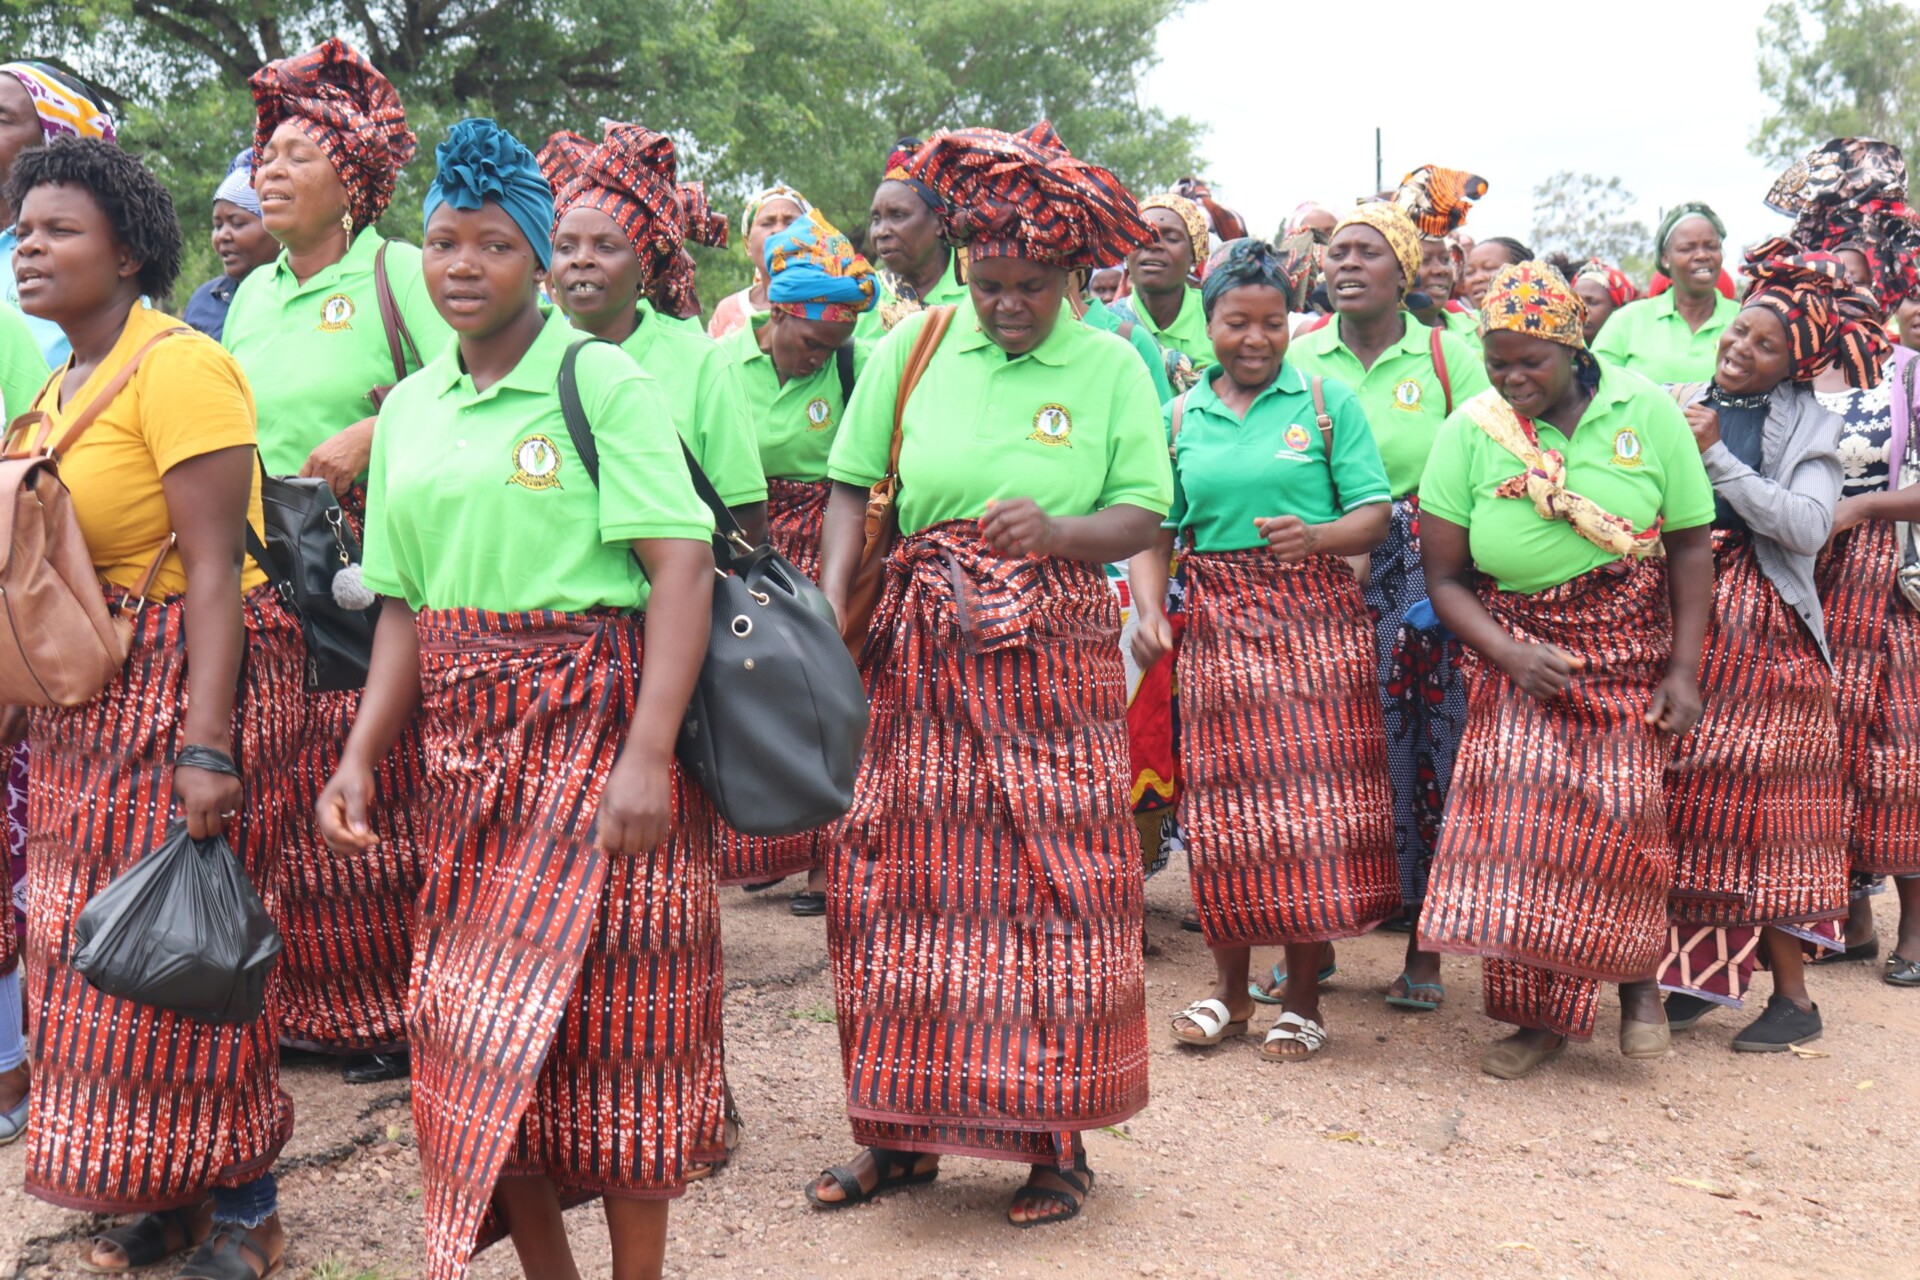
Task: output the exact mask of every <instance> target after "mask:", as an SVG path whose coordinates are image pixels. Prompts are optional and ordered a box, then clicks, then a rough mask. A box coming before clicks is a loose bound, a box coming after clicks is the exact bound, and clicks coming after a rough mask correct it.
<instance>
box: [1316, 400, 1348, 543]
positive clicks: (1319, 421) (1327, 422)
mask: <svg viewBox="0 0 1920 1280" xmlns="http://www.w3.org/2000/svg"><path fill="white" fill-rule="evenodd" d="M1312 390H1313V421H1314V425H1315V426H1317V427H1319V428H1320V443H1321V444H1322V445H1324V446H1325V447H1326V451H1327V483H1328V484H1329V485H1331V486H1332V487H1333V506H1334V510H1336V511H1344V510H1346V507H1345V506H1344V505H1343V504H1342V503H1341V501H1340V482H1339V481H1338V480H1336V479H1334V475H1333V415H1332V414H1330V413H1328V412H1327V387H1326V383H1325V382H1323V381H1322V380H1321V378H1320V375H1319V374H1317V373H1316V374H1314V375H1313V382H1312Z"/></svg>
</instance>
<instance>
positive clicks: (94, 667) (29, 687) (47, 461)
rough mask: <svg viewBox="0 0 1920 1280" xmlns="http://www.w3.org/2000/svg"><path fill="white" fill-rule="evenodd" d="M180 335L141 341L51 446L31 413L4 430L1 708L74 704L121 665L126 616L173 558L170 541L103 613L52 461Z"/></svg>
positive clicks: (129, 633) (45, 421) (128, 637)
mask: <svg viewBox="0 0 1920 1280" xmlns="http://www.w3.org/2000/svg"><path fill="white" fill-rule="evenodd" d="M186 332H188V330H186V329H168V330H166V331H165V332H163V333H157V334H155V335H154V336H153V337H152V338H150V339H148V340H147V344H146V345H145V346H143V347H141V348H140V349H139V350H138V351H136V352H134V354H133V358H132V359H131V360H129V361H127V363H126V364H125V365H123V366H122V367H121V369H120V371H119V372H118V373H116V374H114V375H113V378H112V379H111V380H110V381H109V382H108V383H107V385H106V386H104V387H102V388H101V389H100V394H99V395H97V396H95V397H94V398H93V401H92V403H90V404H89V405H87V407H86V409H85V410H83V411H82V412H81V413H80V415H79V416H78V417H76V418H75V419H74V420H73V422H72V424H71V425H70V426H68V428H67V430H66V432H65V433H64V434H63V435H62V436H61V437H60V439H59V440H58V441H57V442H55V443H54V444H53V445H52V446H51V447H49V446H48V437H49V436H50V435H52V433H53V422H52V420H51V419H49V418H48V417H47V415H46V414H45V413H43V412H41V411H40V410H37V409H36V410H34V411H32V412H31V413H23V414H21V415H20V416H19V417H18V418H15V419H14V420H13V424H12V425H11V426H10V427H8V428H7V434H6V439H5V444H4V450H3V451H0V606H4V608H0V704H5V705H9V706H24V707H73V706H78V705H79V704H81V703H83V702H88V701H91V700H92V699H93V698H95V697H97V696H98V695H99V693H100V691H101V690H102V689H105V688H106V687H107V686H108V685H109V684H111V683H112V682H113V679H114V677H115V676H118V675H119V674H120V668H121V667H123V666H125V665H126V662H127V649H128V647H129V645H130V644H131V642H132V639H133V616H134V614H135V613H137V612H138V611H139V608H140V606H141V605H142V604H145V603H146V596H147V592H148V590H149V589H151V588H152V586H153V580H154V578H155V576H156V575H158V574H159V572H160V566H161V565H162V564H164V563H165V562H166V558H167V553H168V552H169V551H171V550H173V535H172V534H171V533H169V534H168V535H167V538H166V541H165V542H162V543H161V544H160V549H159V550H158V551H156V552H154V555H153V561H152V563H150V564H149V565H147V570H146V572H145V573H144V574H142V575H141V577H140V581H139V583H138V585H136V586H135V587H134V589H133V590H132V591H130V592H127V593H125V594H124V595H123V596H122V598H121V602H120V605H119V607H118V608H116V609H114V610H112V611H109V610H108V608H107V602H106V597H105V594H104V593H103V592H102V590H101V586H100V575H99V574H98V572H96V571H95V569H94V567H93V556H92V554H91V553H89V552H88V550H87V543H86V539H85V538H83V537H82V536H81V535H80V521H79V518H78V517H77V516H75V515H74V513H73V498H72V495H71V494H69V493H68V492H67V487H66V485H64V484H62V483H61V482H60V457H61V455H63V454H65V453H66V452H67V451H68V450H69V449H71V448H73V445H74V442H75V441H76V440H78V439H79V438H80V436H81V433H82V432H84V431H86V429H87V428H88V427H90V426H92V425H93V422H94V419H96V418H98V417H99V416H100V413H101V411H102V410H103V409H105V408H106V407H107V406H108V405H109V404H111V403H113V398H114V397H115V396H117V395H119V394H120V392H121V391H122V390H124V389H125V388H126V385H127V382H128V380H129V379H131V378H132V377H133V374H134V370H136V369H138V368H139V367H140V362H141V361H142V360H144V359H145V358H146V355H147V353H148V352H149V351H151V350H153V349H154V348H155V347H156V346H158V345H159V344H160V343H161V342H162V341H163V340H164V339H166V338H170V337H172V336H173V335H174V334H176V333H186ZM59 376H60V375H59V374H58V373H56V374H55V375H54V377H55V378H58V377H59ZM49 385H51V384H49ZM42 394H44V392H43V393H42Z"/></svg>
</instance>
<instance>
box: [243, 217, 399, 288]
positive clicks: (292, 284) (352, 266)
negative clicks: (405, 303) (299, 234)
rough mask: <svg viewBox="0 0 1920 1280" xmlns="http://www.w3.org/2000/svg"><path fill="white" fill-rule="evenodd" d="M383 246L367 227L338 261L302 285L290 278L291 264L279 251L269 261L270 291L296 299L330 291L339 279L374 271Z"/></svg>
mask: <svg viewBox="0 0 1920 1280" xmlns="http://www.w3.org/2000/svg"><path fill="white" fill-rule="evenodd" d="M385 243H386V241H385V240H384V239H382V238H381V236H380V233H379V232H378V231H375V230H374V229H373V228H371V227H368V228H367V229H366V230H364V231H362V232H361V233H360V234H359V235H357V236H355V237H354V238H353V243H352V244H350V245H348V246H347V251H346V252H345V253H344V254H342V255H341V256H340V261H338V262H330V263H328V264H327V265H326V266H324V267H322V268H320V270H318V271H316V272H314V273H313V275H311V276H309V277H308V278H307V281H306V283H304V284H302V283H301V282H300V281H299V280H298V279H296V278H295V277H294V274H293V264H292V262H291V260H290V259H289V258H288V256H287V251H286V250H285V249H282V250H281V251H280V256H279V257H277V258H275V259H274V260H273V266H272V268H271V270H272V272H273V287H274V289H275V290H276V291H278V292H279V293H281V294H282V295H283V296H285V297H288V298H297V297H299V296H300V295H301V294H305V293H318V292H319V291H320V290H322V289H332V288H334V287H336V286H337V285H338V284H339V282H340V278H341V277H342V276H345V275H348V274H350V273H351V274H358V273H359V272H362V271H366V272H371V271H372V270H373V269H374V260H375V259H376V258H378V257H379V256H380V246H381V245H383V244H385Z"/></svg>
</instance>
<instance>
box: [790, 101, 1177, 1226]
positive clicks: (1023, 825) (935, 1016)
mask: <svg viewBox="0 0 1920 1280" xmlns="http://www.w3.org/2000/svg"><path fill="white" fill-rule="evenodd" d="M911 173H912V175H913V176H914V177H915V178H916V179H917V180H919V181H921V182H923V183H925V184H926V185H927V186H928V187H929V188H930V189H931V190H933V191H935V192H937V193H938V194H939V196H941V197H943V198H944V199H945V200H946V201H947V202H950V217H949V222H948V234H949V235H950V236H952V237H953V239H954V240H955V241H956V242H957V243H959V244H964V246H965V249H966V252H967V254H968V290H969V294H970V298H969V304H968V305H966V306H963V307H961V308H960V309H959V310H958V313H957V314H950V313H947V312H945V311H930V312H928V313H927V314H926V315H924V316H916V317H913V318H910V319H908V320H906V321H904V322H903V323H902V324H901V327H900V328H899V329H898V330H896V331H895V332H894V333H893V334H892V335H891V336H890V337H888V339H887V340H886V342H884V343H883V344H881V346H880V347H879V348H878V349H876V350H875V352H874V354H873V359H872V362H871V363H870V365H869V366H868V368H867V369H866V370H865V372H863V373H862V375H861V380H860V387H859V390H857V391H856V392H855V393H854V397H853V403H852V404H851V405H849V406H848V409H847V420H846V421H845V422H844V423H842V424H841V427H840V433H839V435H838V437H837V438H836V439H835V440H834V444H833V453H832V456H831V458H830V459H829V461H828V464H827V473H828V475H829V476H830V477H831V478H832V480H833V481H834V490H833V495H832V497H831V498H830V499H829V500H828V506H827V520H826V530H825V534H824V536H823V538H822V541H821V548H820V561H821V568H820V578H821V588H822V590H823V591H824V592H825V593H826V595H827V598H828V599H829V600H832V601H833V602H834V604H835V607H836V608H837V609H839V611H840V616H841V618H842V619H843V624H844V625H845V626H846V627H847V628H848V629H849V630H852V629H854V628H855V627H856V626H857V625H858V624H857V620H854V619H850V618H849V617H848V612H847V602H848V600H849V598H850V597H849V593H850V587H851V585H852V583H853V580H854V570H855V567H856V565H857V563H858V561H859V560H860V558H861V550H862V543H863V531H864V526H865V512H866V507H867V498H868V493H869V488H870V486H872V485H874V484H876V483H878V482H879V481H880V480H881V479H883V478H884V477H885V476H886V474H887V472H888V470H889V465H888V458H889V455H890V453H891V445H892V441H893V433H894V420H895V411H896V408H899V409H901V410H902V414H901V418H900V433H901V434H900V440H901V445H900V454H899V459H900V462H899V470H898V478H899V490H898V494H899V497H898V507H897V511H898V518H899V530H900V534H901V537H900V540H899V541H898V543H897V544H896V545H895V546H894V548H893V552H892V554H891V555H890V556H889V557H888V559H887V561H886V565H885V579H884V591H883V592H882V594H881V598H880V600H879V603H878V608H877V609H876V610H875V612H874V615H873V620H872V625H871V629H870V631H869V632H868V633H867V634H866V635H865V636H864V637H850V638H855V639H857V641H859V642H861V643H862V669H863V670H864V672H865V673H866V677H867V687H868V691H869V694H870V696H871V698H872V702H873V724H872V728H871V730H870V733H869V737H868V739H867V752H866V768H865V770H864V771H863V772H862V774H861V778H860V785H859V789H858V793H857V794H856V796H855V798H854V803H853V808H852V810H851V811H850V812H849V813H848V816H847V819H846V821H845V822H844V823H843V824H842V826H841V827H839V828H838V829H836V831H835V834H834V837H833V843H832V845H831V847H830V849H829V851H828V904H829V905H828V913H827V937H828V943H829V949H830V952H831V954H832V958H833V969H834V996H835V1002H836V1007H837V1011H838V1022H839V1027H840V1037H841V1046H842V1058H841V1060H842V1064H843V1067H844V1069H845V1072H846V1078H847V1101H848V1108H847V1109H848V1114H849V1117H850V1118H851V1119H852V1121H853V1130H854V1135H855V1137H856V1139H857V1140H858V1141H859V1142H860V1143H861V1144H862V1145H863V1146H865V1147H866V1148H867V1149H866V1150H865V1151H864V1152H862V1153H861V1154H860V1155H859V1156H858V1157H856V1158H855V1159H854V1160H852V1161H850V1162H849V1163H848V1164H846V1165H843V1166H838V1167H836V1168H833V1169H829V1170H828V1171H827V1172H826V1173H824V1174H822V1175H821V1177H820V1178H818V1179H817V1180H815V1181H814V1182H813V1183H812V1184H811V1185H810V1186H809V1187H808V1188H807V1195H808V1198H809V1200H811V1201H812V1202H813V1203H814V1204H815V1205H816V1206H818V1207H820V1208H822V1209H837V1208H844V1207H845V1206H847V1205H850V1204H856V1203H860V1202H862V1201H865V1200H869V1199H871V1198H872V1197H873V1196H874V1195H876V1194H878V1193H879V1192H881V1191H883V1190H889V1189H893V1188H898V1187H901V1186H907V1185H913V1184H917V1183H924V1182H929V1181H931V1180H932V1179H933V1178H934V1177H935V1176H936V1175H937V1173H938V1169H939V1166H938V1161H939V1156H940V1153H943V1152H950V1153H955V1154H961V1155H975V1156H981V1157H985V1158H988V1159H999V1160H1016V1161H1019V1162H1021V1163H1025V1164H1030V1165H1031V1166H1032V1172H1031V1175H1030V1176H1029V1178H1028V1180H1027V1182H1026V1185H1025V1186H1023V1187H1022V1188H1021V1189H1020V1190H1019V1191H1017V1192H1016V1193H1015V1194H1014V1197H1013V1201H1012V1204H1011V1205H1010V1206H1009V1209H1008V1220H1009V1221H1010V1222H1012V1223H1013V1224H1014V1225H1016V1226H1033V1225H1038V1224H1043V1223H1056V1222H1063V1221H1066V1220H1067V1219H1069V1218H1072V1217H1074V1216H1075V1215H1076V1214H1077V1213H1078V1212H1079V1210H1080V1207H1081V1205H1082V1203H1083V1202H1084V1200H1085V1199H1086V1196H1087V1194H1088V1193H1089V1192H1090V1191H1091V1189H1092V1184H1093V1177H1092V1174H1091V1172H1090V1171H1089V1170H1088V1168H1087V1162H1086V1148H1085V1145H1084V1144H1083V1143H1082V1142H1081V1140H1080V1136H1079V1135H1080V1134H1081V1133H1083V1132H1084V1131H1086V1130H1088V1129H1092V1128H1098V1127H1100V1126H1102V1125H1108V1124H1118V1123H1120V1122H1121V1121H1122V1120H1124V1119H1126V1118H1127V1117H1129V1116H1132V1115H1133V1114H1135V1113H1136V1112H1138V1111H1139V1109H1140V1108H1141V1107H1142V1106H1144V1105H1145V1103H1146V1085H1147V1075H1146V1068H1147V1048H1146V1004H1145V986H1144V981H1145V975H1144V972H1143V965H1144V961H1143V958H1142V956H1141V951H1140V936H1141V927H1142V879H1141V872H1140V854H1139V845H1138V842H1137V840H1136V838H1135V834H1134V830H1133V824H1132V821H1131V818H1130V815H1129V805H1128V797H1127V772H1128V770H1127V744H1126V727H1125V722H1124V711H1125V696H1126V687H1125V674H1124V667H1123V664H1122V661H1121V655H1120V647H1119V607H1118V605H1117V603H1116V601H1115V599H1114V596H1113V593H1112V592H1111V591H1110V590H1109V589H1108V587H1107V584H1106V580H1105V576H1104V574H1103V573H1102V571H1101V566H1102V565H1103V564H1105V563H1109V562H1112V561H1116V560H1124V559H1126V558H1128V557H1129V556H1132V555H1134V554H1135V553H1137V552H1140V551H1142V550H1145V549H1146V548H1147V547H1148V546H1149V545H1151V544H1152V542H1153V540H1154V537H1155V533H1156V531H1157V529H1158V528H1159V525H1160V522H1161V519H1162V518H1163V517H1164V516H1165V514H1166V510H1167V506H1168V504H1169V502H1170V501H1171V499H1172V496H1173V494H1172V491H1173V483H1172V476H1171V474H1170V472H1169V470H1168V466H1167V453H1166V437H1165V435H1164V433H1163V432H1162V430H1161V427H1160V420H1159V419H1160V409H1159V406H1158V405H1157V404H1156V403H1155V401H1154V396H1153V387H1152V383H1151V382H1150V381H1149V380H1148V378H1147V374H1146V371H1145V370H1144V369H1142V368H1141V367H1140V361H1139V358H1138V357H1137V356H1135V355H1134V352H1133V349H1132V348H1131V347H1129V346H1127V344H1126V343H1124V342H1122V341H1120V340H1119V339H1118V338H1115V337H1114V336H1113V335H1111V334H1105V333H1100V332H1097V331H1095V330H1093V329H1090V328H1088V327H1087V326H1086V325H1083V324H1079V323H1076V322H1075V321H1074V320H1073V318H1072V316H1071V313H1068V312H1066V310H1065V306H1066V292H1067V288H1068V278H1069V273H1071V272H1073V271H1078V270H1086V269H1088V268H1089V267H1092V266H1094V265H1097V264H1098V263H1100V262H1107V261H1112V260H1113V258H1115V257H1116V256H1118V255H1119V254H1121V253H1124V252H1126V251H1127V250H1128V249H1130V248H1133V247H1135V246H1137V245H1139V244H1141V243H1143V242H1144V241H1145V240H1146V238H1147V236H1148V234H1149V233H1148V231H1147V228H1146V227H1145V225H1144V224H1143V223H1142V222H1141V220H1140V215H1139V212H1138V208H1137V206H1136V205H1135V204H1134V201H1133V197H1132V196H1131V195H1129V194H1128V193H1127V191H1126V189H1125V188H1124V187H1122V186H1121V185H1120V184H1119V183H1118V182H1117V181H1116V180H1115V179H1114V178H1113V175H1111V174H1110V173H1107V172H1106V171H1105V170H1102V169H1098V168H1095V167H1093V166H1091V165H1088V164H1085V163H1083V162H1081V161H1079V160H1076V159H1074V158H1073V157H1072V156H1070V155H1068V154H1067V153H1066V150H1065V148H1064V147H1062V146H1061V145H1060V143H1059V139H1058V137H1057V136H1056V135H1055V134H1054V133H1053V131H1052V129H1051V127H1048V126H1035V127H1034V128H1032V129H1030V130H1028V131H1027V132H1026V133H1024V134H1021V135H1018V136H1010V135H1008V134H1004V133H1001V132H999V131H997V130H992V129H965V130H960V131H957V132H954V133H950V134H942V135H939V136H937V137H935V138H934V139H933V140H932V141H931V142H929V143H928V144H927V145H926V146H925V147H923V148H921V150H920V151H919V153H918V154H917V155H916V156H915V157H914V160H913V165H912V169H911ZM949 321H951V323H948V322H949ZM929 347H931V348H932V349H931V352H930V356H931V358H930V359H928V360H926V361H925V365H924V374H923V375H922V376H921V377H920V378H919V380H918V381H917V383H915V389H914V390H913V391H912V393H911V399H910V400H909V401H908V402H907V403H905V404H904V405H902V404H901V402H900V391H901V381H902V375H903V373H904V372H905V371H906V370H907V368H908V362H909V360H910V359H911V358H914V357H916V356H920V355H924V354H928V352H927V348H929ZM920 364H921V361H920V360H918V359H914V365H915V367H916V368H917V367H919V365H920Z"/></svg>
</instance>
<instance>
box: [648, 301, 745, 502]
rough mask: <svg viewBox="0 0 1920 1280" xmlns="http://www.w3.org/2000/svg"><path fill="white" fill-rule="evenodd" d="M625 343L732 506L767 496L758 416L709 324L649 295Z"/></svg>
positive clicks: (725, 499)
mask: <svg viewBox="0 0 1920 1280" xmlns="http://www.w3.org/2000/svg"><path fill="white" fill-rule="evenodd" d="M620 349H621V350H622V351H625V352H626V353H627V354H628V355H630V356H632V357H633V358H634V361H635V363H637V364H638V365H639V366H640V367H641V368H642V369H645V370H646V371H647V372H648V373H650V374H652V375H653V378H654V382H655V384H656V386H657V388H658V390H659V391H660V394H661V395H663V396H665V397H666V400H667V407H668V408H669V409H671V410H672V411H673V425H674V426H676V427H678V428H679V429H680V437H681V439H683V440H685V441H686V442H687V448H689V449H691V450H693V456H694V457H695V458H697V459H699V462H700V469H701V470H702V471H704V472H706V473H707V479H709V480H711V481H712V482H713V489H714V492H715V493H718V494H719V495H720V500H721V501H722V502H724V503H726V504H727V505H728V506H730V507H746V506H751V505H753V504H754V503H756V502H765V501H766V500H767V477H766V474H765V473H764V472H762V471H761V470H760V448H759V446H758V444H756V443H755V441H754V431H753V418H752V416H751V415H750V414H749V413H748V412H747V398H746V395H745V394H744V393H743V392H742V391H741V389H740V376H739V374H738V373H737V372H736V371H735V368H734V364H733V362H732V361H731V360H729V359H727V357H726V355H725V354H724V353H722V352H721V350H720V344H719V343H717V342H715V341H714V340H713V339H712V338H709V337H708V336H707V335H706V334H705V333H704V332H702V331H701V330H699V329H697V328H695V329H690V328H688V327H686V326H685V325H681V324H675V323H674V322H673V321H671V320H668V319H666V318H665V317H663V316H661V315H660V314H659V313H658V312H656V311H654V310H653V308H651V307H649V306H647V305H646V304H645V303H644V302H643V303H641V304H640V326H639V328H637V329H635V330H634V331H633V334H632V336H631V337H629V338H628V339H627V340H626V341H625V342H623V343H621V344H620Z"/></svg>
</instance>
